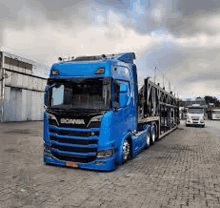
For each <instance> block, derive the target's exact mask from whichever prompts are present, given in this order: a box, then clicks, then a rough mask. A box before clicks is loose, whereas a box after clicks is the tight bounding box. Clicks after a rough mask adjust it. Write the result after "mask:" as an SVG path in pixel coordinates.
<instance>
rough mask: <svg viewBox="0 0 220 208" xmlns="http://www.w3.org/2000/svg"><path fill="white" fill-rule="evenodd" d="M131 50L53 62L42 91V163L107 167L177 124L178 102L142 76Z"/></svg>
mask: <svg viewBox="0 0 220 208" xmlns="http://www.w3.org/2000/svg"><path fill="white" fill-rule="evenodd" d="M134 59H135V54H134V53H120V54H110V55H105V54H103V55H97V56H81V57H76V58H72V59H71V60H70V59H69V60H67V61H65V60H63V59H62V58H60V62H58V63H55V64H53V65H52V67H51V70H50V76H49V78H48V81H47V86H46V89H45V95H44V104H45V111H44V121H43V122H44V133H43V140H44V151H43V159H44V163H45V164H54V165H61V166H68V167H75V168H83V169H92V170H101V171H102V170H103V171H111V170H114V169H115V168H116V167H117V166H118V165H121V164H123V163H126V162H127V161H128V160H129V159H131V158H134V157H135V156H136V155H137V154H138V153H140V152H141V151H142V150H143V149H146V148H148V147H149V146H150V145H153V144H154V143H155V141H156V140H159V139H161V138H162V137H163V136H165V135H166V134H168V133H170V132H171V131H173V130H174V129H176V128H177V127H178V124H179V107H178V105H179V101H178V99H177V98H176V97H175V96H174V95H173V94H172V92H167V91H165V88H164V87H163V88H161V87H160V86H159V83H158V84H155V83H153V82H152V81H150V78H149V77H147V78H146V79H144V84H143V86H142V87H141V88H140V89H138V83H137V68H136V65H135V64H134Z"/></svg>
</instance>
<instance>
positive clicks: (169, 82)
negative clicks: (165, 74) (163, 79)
mask: <svg viewBox="0 0 220 208" xmlns="http://www.w3.org/2000/svg"><path fill="white" fill-rule="evenodd" d="M169 91H171V85H170V80H169Z"/></svg>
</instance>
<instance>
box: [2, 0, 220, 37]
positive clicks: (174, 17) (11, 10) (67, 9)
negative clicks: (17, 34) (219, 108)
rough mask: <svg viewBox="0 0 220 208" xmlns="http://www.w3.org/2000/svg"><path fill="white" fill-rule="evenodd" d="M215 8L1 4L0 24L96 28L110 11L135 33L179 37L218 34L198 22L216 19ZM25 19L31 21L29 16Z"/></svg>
mask: <svg viewBox="0 0 220 208" xmlns="http://www.w3.org/2000/svg"><path fill="white" fill-rule="evenodd" d="M146 2H147V3H146ZM147 4H149V5H147ZM219 8H220V1H219V0H209V1H207V0H193V1H192V0H172V1H169V0H154V1H152V0H151V1H149V0H148V1H143V0H139V1H131V0H130V1H125V0H104V1H103V0H95V1H93V0H74V1H72V0H65V1H64V0H57V1H54V0H17V1H14V0H3V1H2V3H1V4H0V20H1V22H3V24H2V26H4V27H15V28H16V29H22V28H23V27H25V26H36V25H38V22H37V20H36V19H37V17H38V18H45V19H46V21H48V22H50V23H51V24H57V23H61V24H63V26H65V25H66V26H71V25H72V26H74V25H80V24H82V25H88V24H100V22H97V20H96V18H95V17H96V16H97V15H101V16H103V17H104V18H105V19H106V24H108V19H107V18H108V12H109V10H112V11H114V12H115V13H116V14H117V15H119V16H121V19H120V22H121V24H123V25H124V26H125V27H129V28H133V29H134V30H136V31H137V32H139V33H142V34H147V33H151V32H152V31H154V30H158V29H163V30H167V31H169V32H170V33H172V34H174V35H175V36H178V37H179V36H191V35H194V34H195V33H202V32H203V33H207V34H209V35H213V34H216V32H219V31H216V30H214V29H211V28H210V27H205V26H204V25H203V23H202V22H198V20H199V19H202V18H204V17H207V16H208V17H209V16H210V17H212V16H215V15H218V14H219V12H220V10H219ZM28 9H30V10H31V11H33V12H35V13H36V14H35V19H34V20H33V21H31V20H30V21H27V19H26V18H27V16H28V11H27V10H28ZM29 18H30V19H31V18H34V17H32V15H30V16H29Z"/></svg>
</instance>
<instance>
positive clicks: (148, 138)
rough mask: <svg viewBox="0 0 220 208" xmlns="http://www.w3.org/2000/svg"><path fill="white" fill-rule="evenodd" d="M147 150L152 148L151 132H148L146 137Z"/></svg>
mask: <svg viewBox="0 0 220 208" xmlns="http://www.w3.org/2000/svg"><path fill="white" fill-rule="evenodd" d="M146 144H147V145H146V148H148V147H150V131H149V130H147V135H146Z"/></svg>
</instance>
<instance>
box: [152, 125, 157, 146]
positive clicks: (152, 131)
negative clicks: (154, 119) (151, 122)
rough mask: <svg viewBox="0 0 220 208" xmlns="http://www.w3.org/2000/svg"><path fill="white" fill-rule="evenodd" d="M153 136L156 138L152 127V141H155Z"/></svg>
mask: <svg viewBox="0 0 220 208" xmlns="http://www.w3.org/2000/svg"><path fill="white" fill-rule="evenodd" d="M155 138H156V135H155V128H154V127H153V130H152V142H153V143H154V142H155Z"/></svg>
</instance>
